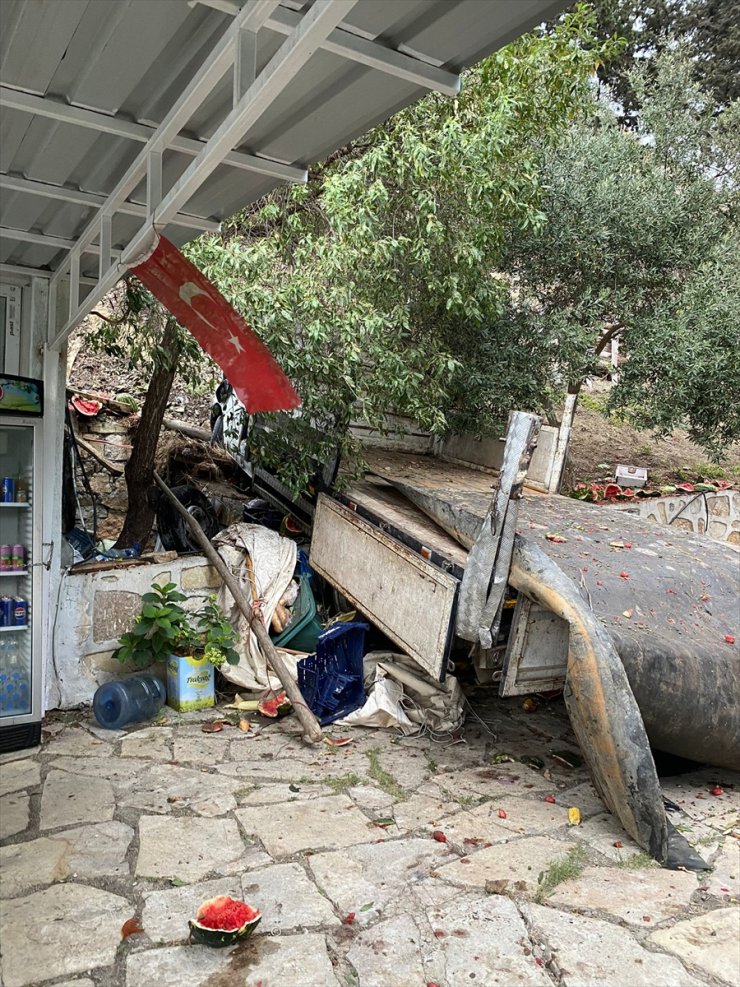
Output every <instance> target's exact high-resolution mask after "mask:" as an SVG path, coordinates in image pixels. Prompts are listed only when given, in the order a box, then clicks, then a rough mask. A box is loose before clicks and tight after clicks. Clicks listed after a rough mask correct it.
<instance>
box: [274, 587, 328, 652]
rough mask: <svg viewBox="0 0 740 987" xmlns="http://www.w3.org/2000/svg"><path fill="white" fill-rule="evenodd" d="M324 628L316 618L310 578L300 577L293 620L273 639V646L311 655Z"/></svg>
mask: <svg viewBox="0 0 740 987" xmlns="http://www.w3.org/2000/svg"><path fill="white" fill-rule="evenodd" d="M323 629H324V626H323V624H322V623H321V621H320V620H319V618H318V617H317V616H316V601H315V600H314V598H313V593H312V592H311V578H310V576H301V577H300V580H299V589H298V597H297V598H296V601H295V603H294V604H293V619H292V620H291V622H290V624H289V625H288V626H287V627H286V628H285V630H284V631H281V633H280V634H278V636H277V637H275V638H273V644H274V645H275V646H276V647H278V648H280V647H285V648H293V649H294V650H295V651H306V652H307V653H309V654H311V653H312V652H314V651H315V650H316V640H317V638H318V636H319V634H321V632H322V631H323Z"/></svg>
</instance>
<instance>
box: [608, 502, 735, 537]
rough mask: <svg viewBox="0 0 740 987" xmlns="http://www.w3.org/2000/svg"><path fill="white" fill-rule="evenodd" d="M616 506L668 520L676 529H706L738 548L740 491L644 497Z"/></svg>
mask: <svg viewBox="0 0 740 987" xmlns="http://www.w3.org/2000/svg"><path fill="white" fill-rule="evenodd" d="M705 498H706V500H705ZM619 506H620V509H621V510H625V511H628V512H629V513H630V514H638V515H639V516H640V517H643V518H645V519H646V520H648V521H656V522H657V523H658V524H670V526H671V527H672V528H677V529H678V530H679V531H693V532H694V533H695V534H698V535H703V534H705V533H706V534H708V535H709V537H710V538H714V539H716V540H717V541H723V542H728V543H729V544H730V545H733V546H735V547H736V548H740V491H737V490H726V491H724V492H723V493H716V494H714V493H708V494H705V495H704V496H698V497H697V495H696V494H682V495H681V496H680V497H660V498H658V499H650V498H645V499H644V500H640V501H634V502H632V503H630V504H625V505H619ZM679 512H680V516H679ZM673 518H675V520H672V519H673Z"/></svg>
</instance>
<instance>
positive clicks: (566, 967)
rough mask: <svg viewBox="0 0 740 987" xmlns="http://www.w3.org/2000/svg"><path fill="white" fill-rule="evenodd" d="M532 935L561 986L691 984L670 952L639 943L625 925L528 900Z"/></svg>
mask: <svg viewBox="0 0 740 987" xmlns="http://www.w3.org/2000/svg"><path fill="white" fill-rule="evenodd" d="M529 915H530V916H531V922H532V925H533V928H534V931H533V938H540V937H541V938H542V939H544V940H545V941H546V942H547V944H548V946H549V949H550V951H551V952H552V956H553V959H554V961H555V963H556V965H557V968H558V969H559V971H560V982H561V984H562V985H563V987H626V985H628V984H629V985H630V987H696V985H697V984H699V983H701V981H700V980H697V979H696V978H695V977H693V976H691V975H690V974H689V973H688V972H687V971H686V970H685V969H684V967H683V966H682V965H681V963H680V962H679V961H678V960H677V959H675V957H672V956H666V955H664V954H662V953H654V952H652V951H649V950H647V949H645V948H644V947H643V946H641V945H640V944H639V943H638V942H637V941H636V940H635V938H634V936H632V935H631V934H630V933H629V932H628V931H627V930H626V929H622V928H620V927H619V926H617V925H612V924H610V923H609V922H604V921H601V920H600V919H595V918H584V917H582V916H580V915H567V914H566V913H564V912H560V911H556V910H555V909H552V908H545V907H542V906H539V905H531V906H529Z"/></svg>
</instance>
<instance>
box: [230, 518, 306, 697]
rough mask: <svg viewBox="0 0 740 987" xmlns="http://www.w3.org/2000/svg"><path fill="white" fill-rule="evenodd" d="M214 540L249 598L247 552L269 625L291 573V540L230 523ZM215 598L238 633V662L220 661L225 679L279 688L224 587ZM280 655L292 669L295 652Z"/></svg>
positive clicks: (242, 685)
mask: <svg viewBox="0 0 740 987" xmlns="http://www.w3.org/2000/svg"><path fill="white" fill-rule="evenodd" d="M213 544H214V545H215V546H216V548H217V549H218V552H219V554H220V555H221V557H222V558H223V560H224V562H225V563H226V565H227V566H228V567H229V568H230V569H231V571H232V572H233V574H234V576H235V577H236V579H237V580H238V582H239V586H240V588H241V589H242V591H243V593H244V595H245V596H246V598H247V599H248V600H250V601H252V602H254V600H253V599H252V596H253V594H252V586H251V582H250V578H249V570H248V567H247V557H248V556H249V558H251V560H252V569H253V572H254V583H255V589H256V595H257V599H258V600H260V601H261V604H262V614H263V617H264V621H265V626H266V627H269V626H270V621H271V620H272V615H273V614H274V613H275V608H276V607H277V605H278V603H279V602H280V598H281V596H282V595H283V593H285V591H286V589H287V588H288V585H289V584H290V581H291V579H292V578H293V572H294V570H295V565H296V555H297V550H296V545H295V542H293V541H291V540H290V538H283V537H282V536H281V535H279V534H278V533H277V532H276V531H271V530H270V529H269V528H264V527H262V525H259V524H245V523H240V524H232V525H231V527H229V528H226V529H225V530H224V531H222V532H220V534H218V535H216V537H215V538H214V539H213ZM218 603H219V605H220V607H221V609H222V610H223V611H224V613H225V614H226V616H227V617H228V618H229V620H230V621H231V623H232V625H233V626H234V627H235V628H236V630H237V632H238V634H239V643H238V644H237V645H236V648H235V650H236V651H237V653H238V654H239V664H238V665H228V664H224V665H222V666H221V674H222V675H223V676H224V678H226V679H228V680H229V682H233V683H234V684H235V685H238V686H239V687H240V688H242V689H247V690H250V691H253V692H262V691H263V690H265V689H280V688H281V685H280V680H279V679H278V677H277V676H276V675H272V674H268V671H267V662H266V661H265V657H264V655H263V654H262V651H261V650H260V646H259V644H258V642H257V638H256V637H255V635H254V634H253V633H252V631H251V630H250V628H249V624H248V622H247V620H246V618H245V617H244V615H243V614H242V613H241V611H240V610H238V609H237V607H236V604H235V603H234V601H233V599H232V596H231V593H229V591H228V590H227V589H226V587H225V586H223V587H222V588H221V589H220V590H219V593H218ZM281 654H282V656H283V658H284V660H285V662H286V663H287V664H288V667H289V668H290V669H291V671H294V670H295V665H296V661H297V658H296V656H295V655H288V654H285V652H281Z"/></svg>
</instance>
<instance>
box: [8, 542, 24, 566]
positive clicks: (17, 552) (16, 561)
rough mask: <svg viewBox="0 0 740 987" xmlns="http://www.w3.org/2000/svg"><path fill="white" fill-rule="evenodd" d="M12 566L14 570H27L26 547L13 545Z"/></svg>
mask: <svg viewBox="0 0 740 987" xmlns="http://www.w3.org/2000/svg"><path fill="white" fill-rule="evenodd" d="M10 565H11V568H13V569H25V568H26V546H25V545H13V547H12V549H11V558H10Z"/></svg>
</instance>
